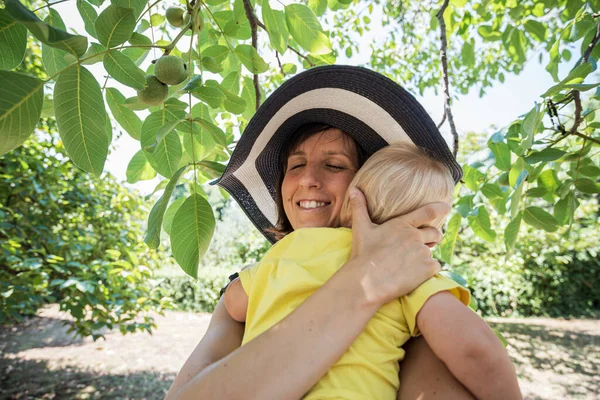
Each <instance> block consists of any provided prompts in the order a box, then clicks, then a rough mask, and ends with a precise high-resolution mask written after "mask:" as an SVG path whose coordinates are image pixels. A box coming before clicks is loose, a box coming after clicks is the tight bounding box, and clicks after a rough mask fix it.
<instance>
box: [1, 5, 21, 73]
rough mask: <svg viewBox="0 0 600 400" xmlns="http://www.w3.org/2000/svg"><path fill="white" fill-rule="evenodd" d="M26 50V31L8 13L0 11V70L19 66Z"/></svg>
mask: <svg viewBox="0 0 600 400" xmlns="http://www.w3.org/2000/svg"><path fill="white" fill-rule="evenodd" d="M26 49H27V29H25V27H24V26H23V25H21V24H19V23H18V22H17V21H15V20H14V19H13V18H12V17H11V16H10V14H9V13H8V11H6V10H4V9H0V54H1V56H0V69H4V70H8V69H13V68H16V67H17V66H19V64H21V61H23V58H24V57H25V50H26Z"/></svg>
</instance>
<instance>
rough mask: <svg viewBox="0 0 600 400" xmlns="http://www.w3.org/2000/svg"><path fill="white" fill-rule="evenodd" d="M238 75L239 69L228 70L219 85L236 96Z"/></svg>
mask: <svg viewBox="0 0 600 400" xmlns="http://www.w3.org/2000/svg"><path fill="white" fill-rule="evenodd" d="M265 1H266V0H265ZM240 77H241V73H240V71H233V72H230V73H229V74H228V75H227V76H226V77H225V78H224V79H223V82H221V87H222V88H223V89H225V90H227V91H228V92H231V93H233V94H235V95H236V96H237V95H238V94H239V93H240Z"/></svg>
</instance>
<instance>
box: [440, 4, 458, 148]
mask: <svg viewBox="0 0 600 400" xmlns="http://www.w3.org/2000/svg"><path fill="white" fill-rule="evenodd" d="M448 3H449V0H444V4H442V8H440V11H438V13H437V19H438V22H439V24H440V42H441V48H440V57H441V61H442V78H443V80H444V94H445V97H446V102H445V107H444V116H446V117H447V118H448V123H449V124H450V132H452V137H453V138H454V143H453V145H452V154H453V155H454V157H456V153H458V133H457V132H456V126H455V125H454V117H453V116H452V109H451V108H450V84H449V83H448V55H447V48H448V41H447V39H446V23H445V22H444V11H446V8H447V7H448ZM442 122H443V121H442ZM440 126H441V124H440Z"/></svg>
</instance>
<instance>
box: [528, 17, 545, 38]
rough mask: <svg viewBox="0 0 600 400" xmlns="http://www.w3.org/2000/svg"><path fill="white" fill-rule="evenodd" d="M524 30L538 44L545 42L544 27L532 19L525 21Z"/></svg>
mask: <svg viewBox="0 0 600 400" xmlns="http://www.w3.org/2000/svg"><path fill="white" fill-rule="evenodd" d="M524 26H525V30H526V31H527V32H529V34H531V36H533V38H534V39H535V40H537V41H538V42H545V41H546V25H544V24H542V23H541V22H538V21H536V20H534V19H528V20H527V21H525V24H524Z"/></svg>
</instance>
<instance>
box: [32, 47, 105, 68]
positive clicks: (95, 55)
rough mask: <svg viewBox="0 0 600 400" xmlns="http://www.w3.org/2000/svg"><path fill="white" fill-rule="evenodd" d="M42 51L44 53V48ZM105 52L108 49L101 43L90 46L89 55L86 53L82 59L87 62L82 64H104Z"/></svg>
mask: <svg viewBox="0 0 600 400" xmlns="http://www.w3.org/2000/svg"><path fill="white" fill-rule="evenodd" d="M42 51H43V48H42ZM58 51H60V50H58ZM105 51H106V47H104V46H102V45H101V44H99V43H92V44H90V48H89V49H88V51H87V53H85V55H84V56H83V58H82V59H86V60H85V61H83V62H82V63H81V64H83V65H92V64H96V63H99V62H102V59H103V58H104V52H105ZM88 57H89V58H88Z"/></svg>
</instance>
